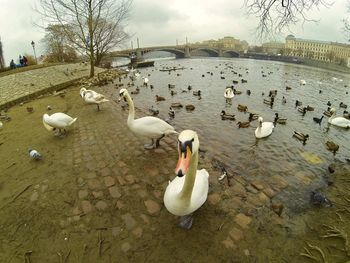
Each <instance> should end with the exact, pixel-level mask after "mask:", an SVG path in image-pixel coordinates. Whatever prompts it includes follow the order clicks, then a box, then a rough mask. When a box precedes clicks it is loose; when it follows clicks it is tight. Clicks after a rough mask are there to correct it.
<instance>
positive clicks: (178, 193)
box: [163, 130, 209, 229]
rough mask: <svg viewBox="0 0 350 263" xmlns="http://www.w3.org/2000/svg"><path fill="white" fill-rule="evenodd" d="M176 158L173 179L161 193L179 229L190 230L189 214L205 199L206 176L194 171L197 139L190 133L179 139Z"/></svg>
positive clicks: (196, 136) (201, 171)
mask: <svg viewBox="0 0 350 263" xmlns="http://www.w3.org/2000/svg"><path fill="white" fill-rule="evenodd" d="M178 153H179V159H178V161H177V165H176V168H175V174H176V177H175V179H174V180H172V181H171V182H169V184H168V186H167V188H166V190H165V193H164V198H163V201H164V206H165V208H166V209H167V210H168V211H169V212H170V213H171V214H173V215H175V216H181V218H180V226H181V227H182V228H184V229H190V228H191V226H192V223H193V218H192V213H193V212H195V211H196V210H198V209H199V208H200V207H201V206H202V205H203V204H204V203H205V201H206V200H207V197H208V191H209V173H208V172H207V170H205V169H201V170H197V167H198V158H199V157H198V156H199V139H198V135H197V133H196V132H195V131H193V130H184V131H182V132H181V133H180V135H179V137H178Z"/></svg>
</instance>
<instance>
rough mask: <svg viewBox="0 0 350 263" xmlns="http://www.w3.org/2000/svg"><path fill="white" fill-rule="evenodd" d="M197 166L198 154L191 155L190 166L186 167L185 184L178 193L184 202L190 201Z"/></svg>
mask: <svg viewBox="0 0 350 263" xmlns="http://www.w3.org/2000/svg"><path fill="white" fill-rule="evenodd" d="M197 166H198V152H197V151H196V152H195V154H193V155H192V158H191V162H190V165H189V167H188V170H187V173H186V175H185V182H184V185H183V187H182V190H181V192H180V198H181V199H183V200H184V201H185V200H188V201H189V200H191V196H192V190H193V186H194V182H195V180H196V173H197Z"/></svg>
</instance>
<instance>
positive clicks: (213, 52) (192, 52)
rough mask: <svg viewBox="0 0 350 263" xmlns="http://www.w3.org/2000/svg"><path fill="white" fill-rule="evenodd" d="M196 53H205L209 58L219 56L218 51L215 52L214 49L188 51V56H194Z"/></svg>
mask: <svg viewBox="0 0 350 263" xmlns="http://www.w3.org/2000/svg"><path fill="white" fill-rule="evenodd" d="M198 51H204V52H206V53H207V54H209V56H211V57H218V56H219V51H217V50H216V49H213V48H204V47H203V48H196V49H192V50H191V51H190V54H191V55H193V54H195V53H196V52H198Z"/></svg>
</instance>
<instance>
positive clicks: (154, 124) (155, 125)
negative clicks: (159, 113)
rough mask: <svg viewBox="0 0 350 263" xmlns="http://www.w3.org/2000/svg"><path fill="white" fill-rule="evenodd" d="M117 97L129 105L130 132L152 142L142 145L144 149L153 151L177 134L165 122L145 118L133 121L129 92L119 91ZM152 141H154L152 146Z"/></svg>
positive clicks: (133, 108)
mask: <svg viewBox="0 0 350 263" xmlns="http://www.w3.org/2000/svg"><path fill="white" fill-rule="evenodd" d="M119 96H120V97H123V98H124V99H125V100H126V101H127V103H128V104H129V116H128V120H127V125H128V127H129V129H130V130H131V132H133V133H134V134H136V135H139V136H144V137H147V138H149V139H151V140H152V143H151V144H146V145H144V148H145V149H154V148H158V147H159V145H160V144H159V142H160V140H161V139H162V138H163V137H164V136H166V135H170V134H177V131H175V129H174V127H173V126H171V125H170V124H168V123H166V122H165V121H163V120H161V119H159V118H157V117H153V116H146V117H142V118H138V119H135V107H134V102H133V101H132V99H131V97H130V95H129V92H128V90H127V89H121V90H120V92H119ZM154 140H156V142H155V144H154Z"/></svg>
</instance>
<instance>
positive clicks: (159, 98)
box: [156, 95, 165, 101]
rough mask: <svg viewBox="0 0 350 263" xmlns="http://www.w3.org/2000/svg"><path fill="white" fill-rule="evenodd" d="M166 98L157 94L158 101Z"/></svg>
mask: <svg viewBox="0 0 350 263" xmlns="http://www.w3.org/2000/svg"><path fill="white" fill-rule="evenodd" d="M163 100H165V98H164V97H162V96H158V95H156V101H163Z"/></svg>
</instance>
